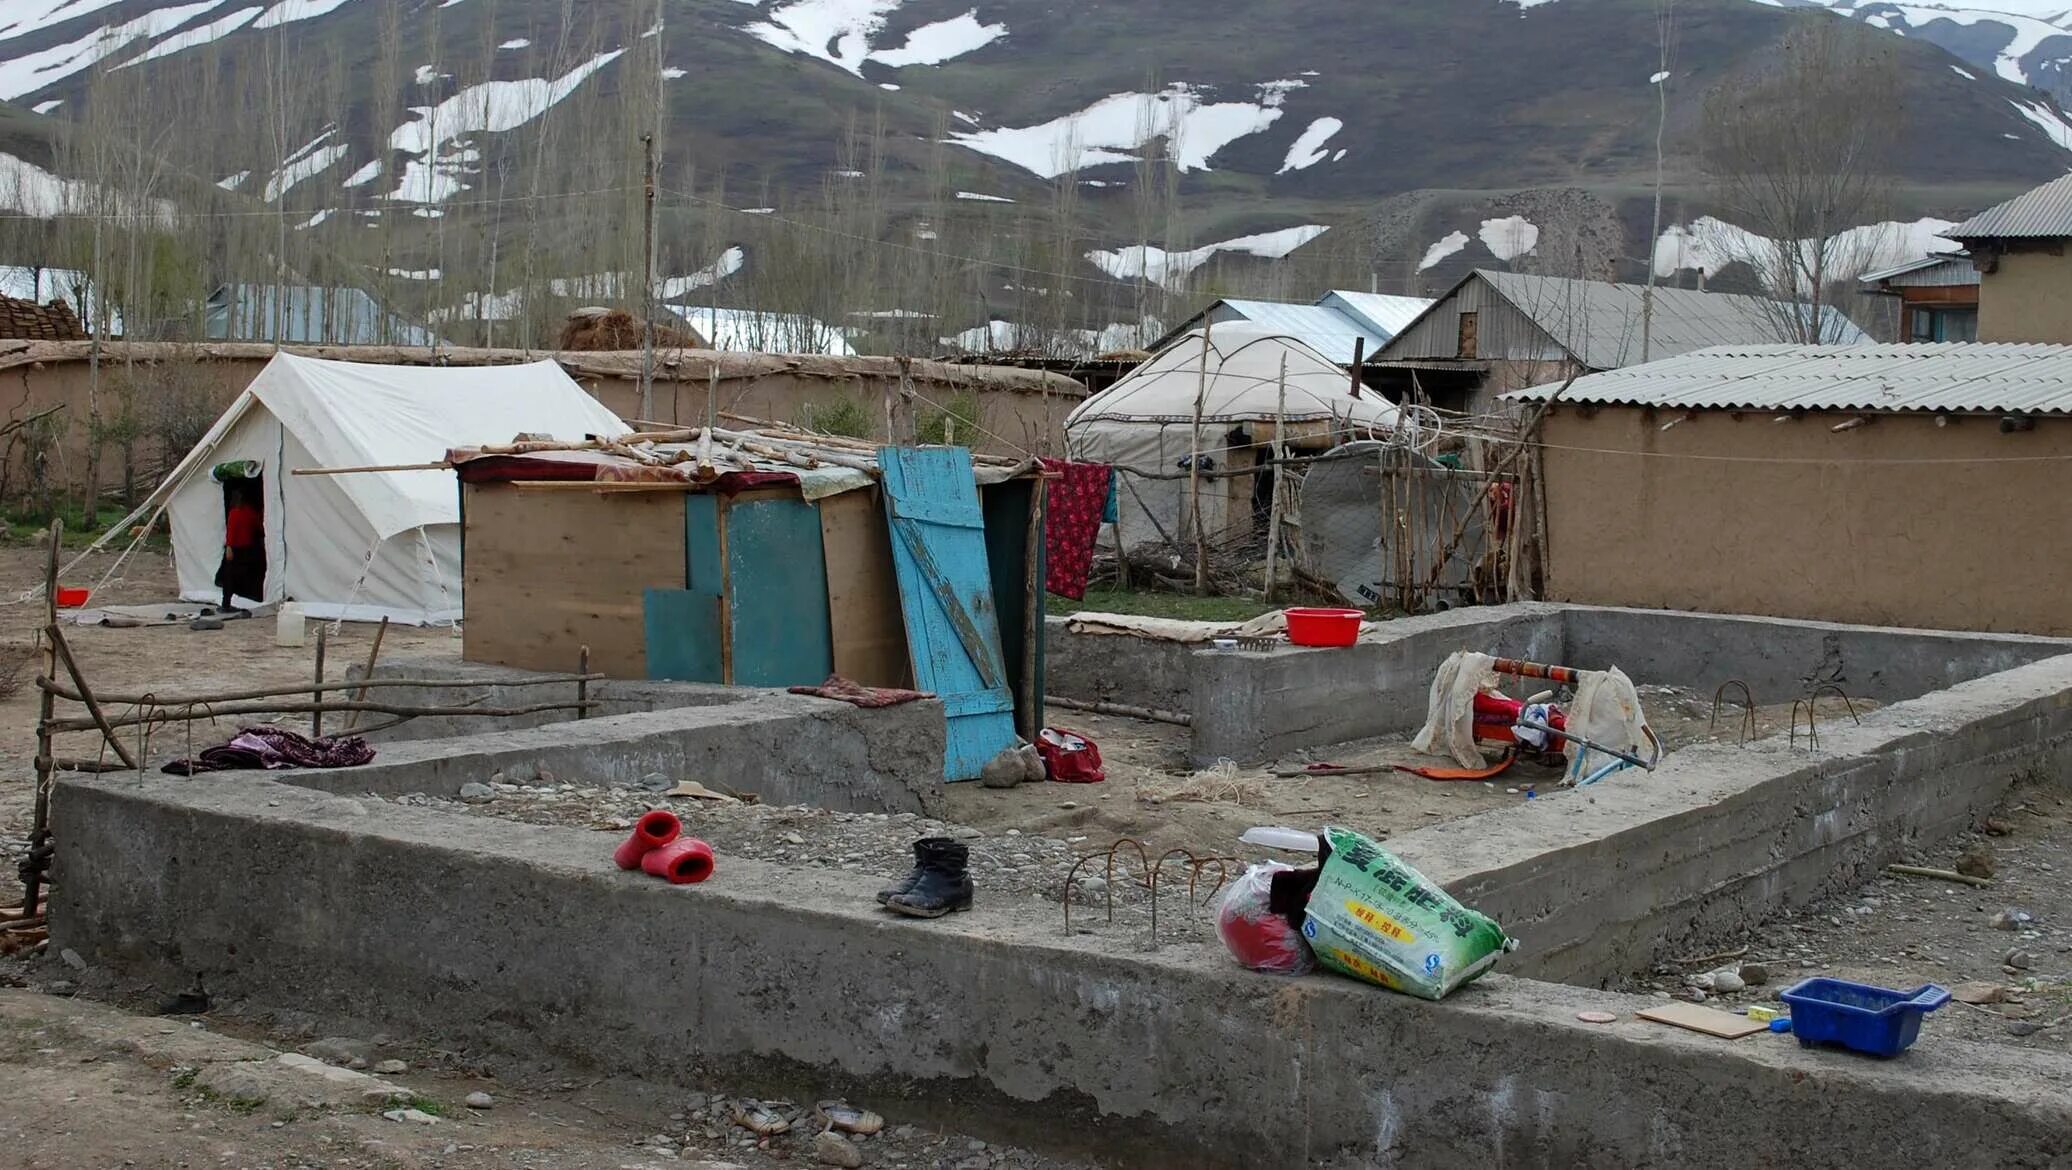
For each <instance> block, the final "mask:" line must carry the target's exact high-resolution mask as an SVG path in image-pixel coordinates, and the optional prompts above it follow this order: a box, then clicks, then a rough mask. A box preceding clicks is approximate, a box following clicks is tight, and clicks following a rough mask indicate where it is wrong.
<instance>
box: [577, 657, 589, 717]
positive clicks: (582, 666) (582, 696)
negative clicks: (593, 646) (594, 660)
mask: <svg viewBox="0 0 2072 1170" xmlns="http://www.w3.org/2000/svg"><path fill="white" fill-rule="evenodd" d="M576 674H577V676H578V678H577V679H576V702H577V703H578V704H580V705H579V706H577V707H576V718H578V719H588V718H589V717H590V677H591V676H590V648H589V647H588V646H583V647H581V648H580V649H579V651H578V653H577V654H576Z"/></svg>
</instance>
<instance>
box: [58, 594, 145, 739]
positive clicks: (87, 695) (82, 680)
mask: <svg viewBox="0 0 2072 1170" xmlns="http://www.w3.org/2000/svg"><path fill="white" fill-rule="evenodd" d="M43 634H44V636H45V637H47V638H49V639H50V648H51V652H52V654H53V655H54V656H55V657H56V658H57V659H58V660H59V661H62V662H63V663H64V664H65V672H66V673H67V674H69V675H71V676H72V685H73V686H75V687H78V688H79V702H80V703H81V704H82V705H83V706H85V708H86V713H87V714H88V715H91V716H93V721H94V722H95V723H97V724H99V725H100V728H101V735H102V737H103V738H105V739H106V740H107V741H108V746H109V747H111V748H113V749H114V750H115V758H116V759H119V760H121V761H122V764H123V766H124V767H126V768H129V769H131V770H133V771H139V772H141V771H143V770H144V766H143V765H142V764H139V763H138V762H137V760H138V759H140V758H141V757H135V756H131V755H130V754H129V749H128V748H125V747H123V746H122V741H121V740H120V739H117V738H116V737H115V729H114V728H112V727H110V726H108V717H107V716H106V715H104V714H102V713H101V704H100V702H99V701H98V700H96V699H95V698H94V692H93V688H92V687H89V686H87V685H86V674H85V672H83V671H81V670H80V669H79V661H78V660H77V659H75V658H73V657H72V647H70V646H69V645H66V643H65V635H64V631H62V630H60V629H59V628H58V624H57V623H56V622H52V623H51V624H50V625H48V626H45V627H44V629H43ZM51 678H52V679H53V680H55V679H56V678H57V675H56V674H55V673H53V674H52V675H51ZM44 693H45V694H46V695H48V694H49V692H48V691H46V692H44Z"/></svg>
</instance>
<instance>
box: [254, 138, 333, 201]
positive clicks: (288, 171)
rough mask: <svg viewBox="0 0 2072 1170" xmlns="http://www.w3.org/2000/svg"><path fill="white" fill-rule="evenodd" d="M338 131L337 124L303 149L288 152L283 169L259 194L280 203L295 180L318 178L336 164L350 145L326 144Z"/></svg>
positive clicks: (294, 184)
mask: <svg viewBox="0 0 2072 1170" xmlns="http://www.w3.org/2000/svg"><path fill="white" fill-rule="evenodd" d="M337 132H338V127H336V126H331V127H327V128H326V129H325V130H324V132H323V133H322V134H319V135H317V136H316V137H315V138H314V139H312V140H310V142H309V143H308V144H307V145H305V146H304V147H302V149H300V150H297V151H296V152H295V153H294V154H291V155H289V156H288V159H287V161H286V162H284V163H282V164H281V169H280V170H278V171H276V172H274V176H273V177H272V178H271V179H268V180H266V190H265V191H264V193H263V194H261V195H260V198H261V199H264V200H265V201H266V202H268V203H278V202H280V198H281V196H283V195H286V194H287V193H288V192H290V191H292V190H294V189H295V186H296V184H298V183H301V182H302V181H304V180H305V179H312V178H315V177H316V176H318V175H320V174H323V173H324V172H325V171H327V170H330V169H331V168H332V167H334V166H336V165H337V164H338V162H339V160H340V159H343V158H344V157H345V155H346V152H347V151H348V150H349V149H350V147H348V146H346V144H345V143H343V142H338V143H331V144H329V145H326V143H327V142H328V141H329V139H330V137H331V136H332V135H333V134H336V133H337Z"/></svg>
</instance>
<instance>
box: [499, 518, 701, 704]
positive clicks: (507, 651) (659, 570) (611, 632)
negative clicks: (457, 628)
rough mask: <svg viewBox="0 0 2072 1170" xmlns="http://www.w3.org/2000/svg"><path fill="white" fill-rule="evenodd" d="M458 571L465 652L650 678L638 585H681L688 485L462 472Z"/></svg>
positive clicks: (506, 661) (520, 663)
mask: <svg viewBox="0 0 2072 1170" xmlns="http://www.w3.org/2000/svg"><path fill="white" fill-rule="evenodd" d="M463 491H464V493H465V501H466V502H465V513H464V515H465V520H464V528H465V532H464V538H463V539H464V546H463V549H462V564H461V572H462V575H463V577H464V578H465V584H466V589H467V594H466V596H467V599H468V600H467V606H468V615H467V624H466V626H465V627H464V632H463V640H462V644H461V653H462V656H463V657H464V658H466V659H467V660H468V661H470V662H487V663H494V664H497V665H500V666H513V667H518V668H521V669H525V670H553V671H563V670H574V669H575V666H576V654H577V647H578V646H582V645H588V646H589V647H590V667H591V669H592V670H595V671H598V672H600V673H603V674H608V675H611V676H612V677H614V678H646V677H647V651H646V643H645V638H646V631H645V621H644V617H643V596H642V595H643V593H644V591H645V590H648V589H681V588H683V587H684V561H685V557H684V521H683V509H684V497H683V496H682V495H680V494H677V493H674V492H657V493H632V494H625V493H620V494H610V495H599V494H593V493H591V492H527V491H522V490H520V489H517V488H513V487H510V486H508V485H502V484H469V485H467V486H466V487H464V488H463Z"/></svg>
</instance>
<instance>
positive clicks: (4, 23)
mask: <svg viewBox="0 0 2072 1170" xmlns="http://www.w3.org/2000/svg"><path fill="white" fill-rule="evenodd" d="M121 2H122V0H7V3H6V4H4V5H0V8H4V9H5V11H0V41H8V40H13V39H14V38H15V37H21V36H27V35H29V34H30V33H34V32H42V31H43V30H44V29H47V28H54V27H56V26H57V25H60V24H63V23H64V22H66V21H68V20H77V19H79V18H80V17H82V16H86V15H89V14H90V13H95V12H99V11H100V10H101V9H103V8H112V7H114V6H115V5H117V4H120V3H121Z"/></svg>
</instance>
